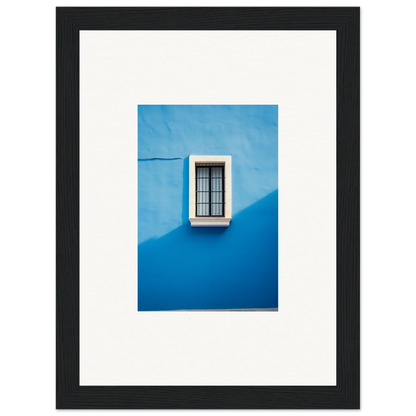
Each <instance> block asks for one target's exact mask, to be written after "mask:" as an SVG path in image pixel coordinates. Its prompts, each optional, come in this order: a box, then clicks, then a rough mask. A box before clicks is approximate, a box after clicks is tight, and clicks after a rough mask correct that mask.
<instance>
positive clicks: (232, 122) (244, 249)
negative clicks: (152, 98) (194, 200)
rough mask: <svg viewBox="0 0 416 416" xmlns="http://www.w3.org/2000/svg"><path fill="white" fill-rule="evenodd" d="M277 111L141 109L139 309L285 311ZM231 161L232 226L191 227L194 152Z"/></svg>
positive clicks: (251, 108) (269, 108)
mask: <svg viewBox="0 0 416 416" xmlns="http://www.w3.org/2000/svg"><path fill="white" fill-rule="evenodd" d="M277 152H278V107H277V106H222V105H221V106H205V105H201V106H176V105H168V106H153V105H152V106H138V309H139V310H140V311H151V310H177V309H247V308H277V307H278V153H277ZM193 154H194V155H231V156H232V195H233V198H232V199H233V200H232V208H233V209H232V210H233V213H232V221H231V224H230V226H229V227H228V228H192V227H191V226H190V223H189V220H188V204H189V201H188V193H189V177H188V166H189V165H188V163H189V158H188V156H189V155H193Z"/></svg>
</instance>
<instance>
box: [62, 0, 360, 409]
mask: <svg viewBox="0 0 416 416" xmlns="http://www.w3.org/2000/svg"><path fill="white" fill-rule="evenodd" d="M80 30H245V31H250V30H335V31H336V34H337V113H336V114H337V142H336V145H337V155H336V161H337V168H336V174H337V179H336V183H337V197H336V202H337V209H336V215H337V220H336V227H337V229H336V232H337V240H336V241H337V243H336V255H337V266H336V270H337V280H336V283H337V320H336V323H337V365H336V368H337V382H336V386H80V385H79V303H80V302H79V287H80V285H79V264H80V262H79V260H80V255H79V248H80V243H79V238H80V229H79V218H80V214H79V202H80V198H79V190H80V189H79V177H80V176H79V167H80V165H79V156H80V154H79V34H80ZM359 73H360V9H359V8H357V7H313V8H311V7H277V8H269V7H241V8H240V7H234V8H230V7H221V8H219V7H212V8H206V7H200V8H193V7H191V8H188V7H185V8H182V7H174V8H164V7H139V8H129V7H121V8H119V7H116V8H107V7H103V8H101V7H92V8H90V7H68V8H67V7H59V8H57V9H56V230H57V237H56V407H57V408H58V409H358V408H359V406H360V349H359V348H360V286H359V265H360V215H359V214H360V130H359V128H360V78H359Z"/></svg>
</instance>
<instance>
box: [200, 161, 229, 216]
mask: <svg viewBox="0 0 416 416" xmlns="http://www.w3.org/2000/svg"><path fill="white" fill-rule="evenodd" d="M195 180H196V187H195V189H196V216H197V217H223V216H224V201H225V197H224V192H225V190H224V165H223V164H222V165H220V164H214V163H206V164H197V165H196V178H195Z"/></svg>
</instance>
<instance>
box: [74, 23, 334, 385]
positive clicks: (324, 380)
mask: <svg viewBox="0 0 416 416" xmlns="http://www.w3.org/2000/svg"><path fill="white" fill-rule="evenodd" d="M80 51H81V52H80V58H81V68H80V77H81V84H80V90H81V93H80V97H81V98H80V104H81V111H80V160H81V163H80V172H81V177H80V200H81V202H80V235H81V236H80V257H81V261H80V383H81V385H335V384H336V33H335V31H271V32H270V31H255V32H250V31H193V32H187V31H173V32H172V31H82V32H81V35H80ZM166 68H169V70H166ZM138 103H139V104H144V103H147V104H156V103H163V104H275V103H277V104H278V105H279V312H278V313H271V312H262V313H259V312H253V311H250V312H247V311H246V312H244V313H241V312H224V311H223V312H219V311H217V312H215V313H213V312H201V311H200V312H195V311H194V312H185V311H182V312H176V313H172V312H140V313H138V312H137V161H136V158H137V104H138ZM174 266H175V265H173V267H174Z"/></svg>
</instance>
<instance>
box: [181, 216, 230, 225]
mask: <svg viewBox="0 0 416 416" xmlns="http://www.w3.org/2000/svg"><path fill="white" fill-rule="evenodd" d="M189 221H190V222H191V227H228V226H229V225H230V222H231V218H225V217H194V218H189Z"/></svg>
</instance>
